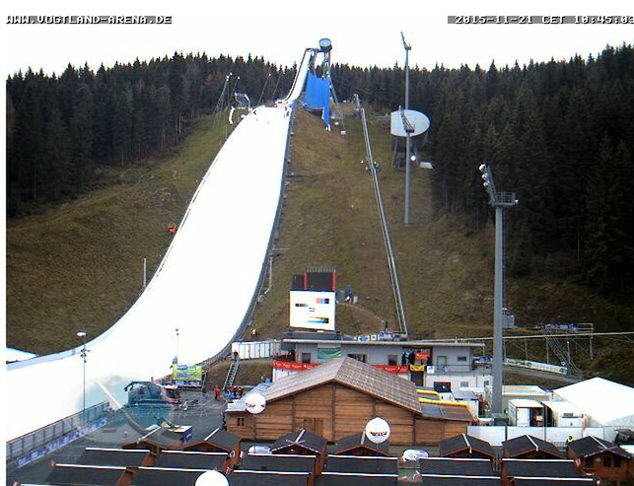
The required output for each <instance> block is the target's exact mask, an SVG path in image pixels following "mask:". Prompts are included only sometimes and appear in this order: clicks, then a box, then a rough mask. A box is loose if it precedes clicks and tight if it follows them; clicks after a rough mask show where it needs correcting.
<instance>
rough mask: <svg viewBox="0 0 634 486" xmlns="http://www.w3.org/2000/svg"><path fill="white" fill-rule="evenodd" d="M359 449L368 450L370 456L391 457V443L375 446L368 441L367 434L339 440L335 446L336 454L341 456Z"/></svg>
mask: <svg viewBox="0 0 634 486" xmlns="http://www.w3.org/2000/svg"><path fill="white" fill-rule="evenodd" d="M358 449H364V450H367V452H368V453H369V454H370V455H375V456H389V455H390V442H389V441H388V440H386V441H385V442H382V443H380V444H375V443H374V442H371V441H370V440H369V439H368V437H367V436H366V435H365V432H359V433H356V434H354V435H349V436H347V437H343V438H341V439H339V440H338V441H337V443H336V444H335V450H334V452H335V454H337V455H340V454H346V453H349V452H350V451H353V450H358Z"/></svg>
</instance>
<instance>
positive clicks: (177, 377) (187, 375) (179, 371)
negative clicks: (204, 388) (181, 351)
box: [172, 364, 203, 381]
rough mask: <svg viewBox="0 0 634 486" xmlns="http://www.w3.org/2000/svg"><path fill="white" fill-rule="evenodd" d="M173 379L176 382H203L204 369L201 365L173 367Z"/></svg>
mask: <svg viewBox="0 0 634 486" xmlns="http://www.w3.org/2000/svg"><path fill="white" fill-rule="evenodd" d="M172 378H173V379H174V381H202V380H203V367H202V366H200V365H194V366H187V365H176V364H175V365H172Z"/></svg>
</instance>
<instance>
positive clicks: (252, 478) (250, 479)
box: [229, 470, 310, 486]
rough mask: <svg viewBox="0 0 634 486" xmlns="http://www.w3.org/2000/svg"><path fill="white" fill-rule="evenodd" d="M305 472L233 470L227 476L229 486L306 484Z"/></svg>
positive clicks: (307, 478) (300, 485)
mask: <svg viewBox="0 0 634 486" xmlns="http://www.w3.org/2000/svg"><path fill="white" fill-rule="evenodd" d="M309 479H310V473H307V472H288V471H283V472H280V471H247V470H235V471H233V473H231V475H230V476H229V484H230V485H231V486H253V485H257V486H306V485H307V484H308V481H309Z"/></svg>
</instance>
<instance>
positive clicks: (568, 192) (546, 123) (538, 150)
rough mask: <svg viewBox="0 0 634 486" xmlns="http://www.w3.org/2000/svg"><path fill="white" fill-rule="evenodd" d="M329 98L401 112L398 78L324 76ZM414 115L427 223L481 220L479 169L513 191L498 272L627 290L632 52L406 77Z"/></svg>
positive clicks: (339, 69)
mask: <svg viewBox="0 0 634 486" xmlns="http://www.w3.org/2000/svg"><path fill="white" fill-rule="evenodd" d="M333 83H334V84H335V86H336V88H337V91H338V94H339V96H340V97H342V98H344V99H346V98H350V97H351V96H352V95H353V93H355V92H358V93H359V95H360V96H361V97H362V98H364V99H365V100H366V101H368V102H370V103H372V104H373V105H374V106H375V107H376V108H377V109H381V110H384V109H385V108H386V107H388V108H390V109H396V108H397V107H398V106H399V105H401V104H402V103H403V89H404V86H403V85H404V74H403V71H402V70H401V69H399V68H397V67H394V68H392V69H378V68H372V69H360V68H356V67H350V66H347V65H337V66H335V67H334V68H333ZM410 86H411V101H410V105H411V106H412V108H413V109H418V110H420V111H423V112H425V113H426V114H427V115H428V116H429V117H430V119H431V129H430V133H429V146H428V147H427V150H428V151H429V155H430V156H431V159H432V161H433V164H434V169H435V170H434V171H433V190H434V209H435V211H436V214H447V213H457V214H461V215H465V216H466V217H467V224H469V225H471V227H472V228H473V229H479V228H481V227H482V226H483V225H484V224H485V223H486V222H487V220H488V218H491V217H492V211H490V210H488V209H487V202H488V196H487V194H486V192H485V190H484V188H483V187H482V181H481V179H480V172H479V171H478V166H479V164H481V163H482V162H483V161H485V160H486V161H488V162H489V163H490V164H491V167H492V169H493V172H494V175H495V179H496V185H497V187H498V189H501V190H506V191H513V192H516V194H517V197H518V199H519V205H518V206H516V207H515V208H513V209H512V210H511V211H508V212H507V214H508V216H507V222H508V223H507V269H508V271H509V272H510V273H511V274H512V275H515V276H522V275H526V274H529V273H534V272H537V273H540V272H544V273H547V274H552V275H556V276H559V277H583V278H584V279H585V281H586V283H588V284H590V285H591V286H592V287H594V288H595V289H596V290H598V291H599V292H601V293H604V294H612V295H615V296H616V295H621V296H626V295H627V294H628V293H629V292H630V291H631V290H632V287H633V285H632V284H633V283H634V277H633V276H634V202H633V201H632V199H630V198H632V197H634V161H633V157H632V156H633V154H634V49H633V48H632V46H622V47H620V48H612V47H608V48H606V49H605V50H604V51H603V52H602V53H601V54H600V55H599V56H597V58H596V59H594V58H592V57H590V58H588V59H583V58H581V57H578V56H577V57H574V58H572V59H570V60H569V61H567V62H565V61H559V62H557V61H554V60H551V61H550V62H545V63H532V62H531V63H530V64H529V65H527V66H523V67H520V66H518V65H517V64H516V65H514V66H511V67H504V68H498V67H496V66H495V65H494V64H491V66H489V68H488V69H487V70H483V69H482V68H480V67H479V66H475V68H473V69H470V68H469V67H466V66H463V67H461V68H460V69H445V68H443V67H442V66H441V67H438V66H437V67H436V68H434V69H432V70H431V71H428V70H419V69H414V70H411V71H410Z"/></svg>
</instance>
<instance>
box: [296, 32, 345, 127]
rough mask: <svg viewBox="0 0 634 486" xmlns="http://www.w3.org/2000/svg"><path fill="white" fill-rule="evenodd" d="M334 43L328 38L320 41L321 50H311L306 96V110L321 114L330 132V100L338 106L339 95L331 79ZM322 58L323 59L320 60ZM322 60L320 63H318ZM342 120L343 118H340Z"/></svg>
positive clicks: (304, 102)
mask: <svg viewBox="0 0 634 486" xmlns="http://www.w3.org/2000/svg"><path fill="white" fill-rule="evenodd" d="M331 50H332V42H331V41H330V39H328V38H323V39H321V40H320V41H319V49H310V51H311V56H310V62H309V72H308V76H307V78H306V94H305V96H304V101H303V104H304V108H306V109H307V110H308V111H310V112H313V113H320V114H321V118H322V120H323V121H324V124H325V125H326V129H327V130H330V98H331V96H332V99H333V101H334V102H335V105H336V106H338V104H339V101H338V100H337V93H336V92H335V88H334V86H333V84H332V78H331V77H330V66H331V64H330V51H331ZM320 58H321V59H320ZM319 60H321V62H320V63H318V61H319ZM338 118H340V119H341V116H338Z"/></svg>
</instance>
